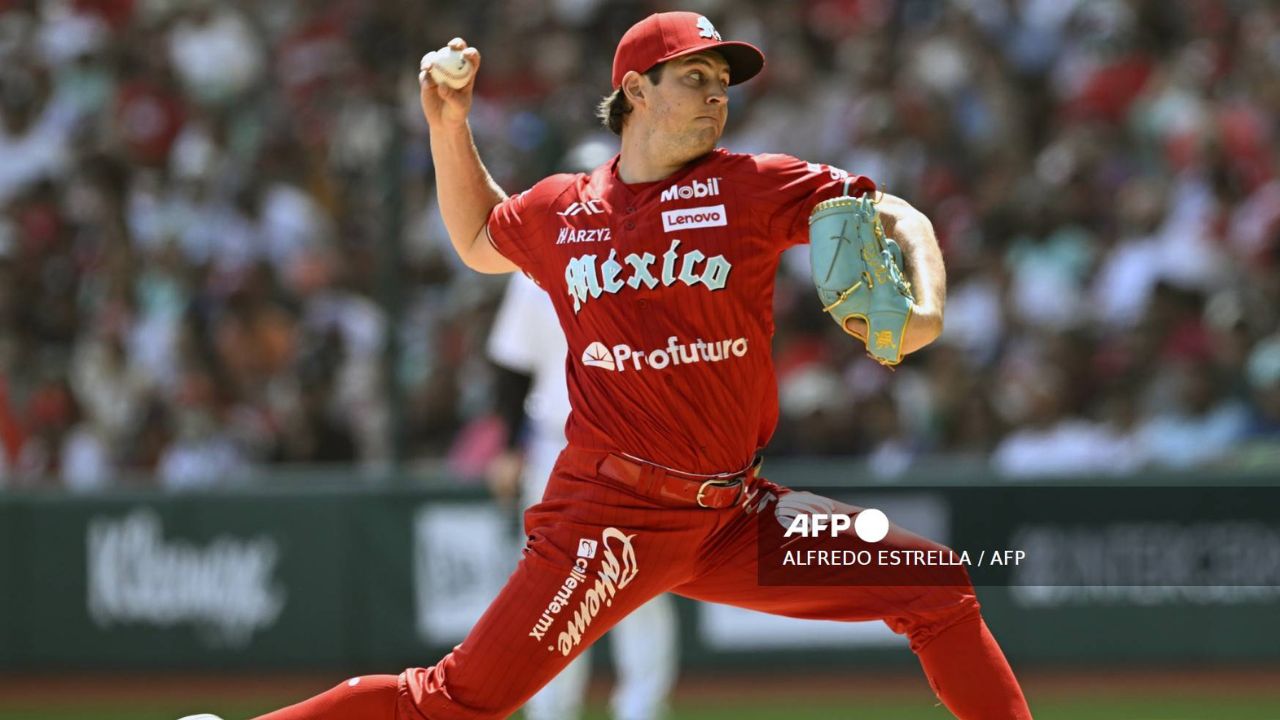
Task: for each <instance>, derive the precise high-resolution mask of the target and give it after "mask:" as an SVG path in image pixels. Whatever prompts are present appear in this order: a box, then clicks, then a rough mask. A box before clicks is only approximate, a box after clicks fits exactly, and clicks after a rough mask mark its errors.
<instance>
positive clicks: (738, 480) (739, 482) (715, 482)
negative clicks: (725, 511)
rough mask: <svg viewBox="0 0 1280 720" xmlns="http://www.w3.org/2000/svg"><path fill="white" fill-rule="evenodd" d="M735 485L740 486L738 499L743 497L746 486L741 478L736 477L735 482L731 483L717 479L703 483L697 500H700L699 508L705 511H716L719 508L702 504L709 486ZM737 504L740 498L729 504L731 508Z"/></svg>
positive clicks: (699, 488)
mask: <svg viewBox="0 0 1280 720" xmlns="http://www.w3.org/2000/svg"><path fill="white" fill-rule="evenodd" d="M734 483H737V485H738V497H741V496H742V486H743V484H744V483H743V482H742V478H741V477H736V478H734V479H733V480H731V481H723V480H716V479H714V478H713V479H711V480H706V481H704V482H703V483H702V485H701V486H699V487H698V498H697V500H698V507H700V508H705V509H707V510H715V509H717V508H713V507H711V506H710V505H707V504H706V503H704V502H702V496H703V495H704V494H705V493H706V492H707V487H708V486H712V487H729V486H731V485H733V484H734ZM737 502H738V498H734V499H733V502H731V503H729V506H732V505H734V504H735V503H737ZM726 507H728V506H726Z"/></svg>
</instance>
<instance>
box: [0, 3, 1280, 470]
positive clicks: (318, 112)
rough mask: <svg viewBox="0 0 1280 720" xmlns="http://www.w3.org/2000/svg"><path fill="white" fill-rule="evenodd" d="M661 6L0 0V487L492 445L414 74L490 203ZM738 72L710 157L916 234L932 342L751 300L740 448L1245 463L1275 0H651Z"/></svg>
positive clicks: (952, 458) (1271, 449)
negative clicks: (785, 156)
mask: <svg viewBox="0 0 1280 720" xmlns="http://www.w3.org/2000/svg"><path fill="white" fill-rule="evenodd" d="M674 7H677V6H676V5H673V4H671V3H665V2H663V3H658V2H639V1H634V0H633V1H628V2H604V1H603V0H488V1H477V2H468V3H456V2H455V3H444V2H436V1H434V0H378V1H375V2H371V1H368V0H287V1H286V0H281V1H279V2H250V1H249V0H234V1H222V2H214V0H0V487H4V486H10V487H28V486H62V487H67V488H70V489H91V488H96V487H102V486H105V485H111V484H131V483H142V484H148V483H154V484H157V485H160V486H162V487H167V488H188V487H201V486H207V485H213V484H218V483H222V482H229V481H235V480H238V479H244V478H249V477H252V476H253V474H254V473H255V472H256V471H259V470H262V469H264V468H270V467H271V466H275V465H315V464H319V463H345V464H353V466H354V467H355V468H357V472H364V473H376V472H379V471H381V470H384V469H386V468H388V467H390V466H392V465H393V464H394V463H396V462H398V461H401V460H405V461H409V462H412V461H414V460H417V459H423V458H450V459H451V461H452V463H453V467H454V468H455V470H458V471H460V472H473V471H476V470H478V469H479V468H480V467H482V466H483V462H484V459H485V458H486V457H488V456H489V455H491V454H492V453H494V452H497V450H498V449H499V448H500V447H501V444H502V441H501V439H499V438H495V437H494V434H495V431H494V428H495V427H496V426H497V425H498V424H497V423H496V422H495V421H494V420H493V419H492V412H493V402H492V395H493V388H492V385H493V383H492V373H491V368H490V366H489V364H488V363H487V361H486V360H485V357H484V353H483V347H484V338H485V334H486V332H487V329H488V326H489V324H490V321H491V319H492V315H493V312H494V309H495V308H496V304H497V301H498V299H499V298H500V296H501V292H502V289H503V286H504V282H505V280H504V279H503V278H501V277H486V276H479V275H477V274H475V273H472V272H470V271H468V270H466V269H465V268H462V267H461V266H460V264H459V263H458V262H457V260H456V258H455V257H454V256H453V255H452V253H451V251H450V249H449V245H448V239H447V237H446V236H445V233H444V228H443V225H442V224H441V221H440V219H439V213H438V210H437V208H436V207H435V193H434V188H433V173H432V170H431V160H430V152H429V147H428V145H427V138H426V132H425V124H424V122H423V120H422V118H421V114H420V112H419V109H418V100H417V81H416V74H417V63H418V58H419V57H420V56H421V55H422V54H423V53H424V52H425V51H427V50H429V49H434V48H436V47H439V46H440V45H442V44H444V42H446V41H447V40H448V39H449V38H450V37H452V36H454V35H461V36H463V37H465V38H467V39H468V40H469V41H470V42H471V43H472V44H473V45H475V46H476V47H478V48H479V49H480V50H481V52H482V53H483V58H484V62H483V68H482V70H481V75H480V78H479V80H478V87H477V99H476V103H475V106H474V109H473V113H472V127H473V130H474V132H475V135H476V139H477V144H478V146H479V147H480V149H481V153H482V156H483V158H484V160H485V162H486V163H487V164H488V167H489V169H490V170H491V172H492V173H493V175H494V176H495V178H496V179H497V180H498V182H499V183H500V184H501V185H502V186H503V187H504V188H505V189H506V190H507V191H508V192H516V191H519V190H522V189H524V188H526V187H528V186H529V185H530V184H532V183H533V182H535V181H537V180H538V179H540V178H541V177H544V176H545V175H547V174H549V173H552V172H557V171H561V170H564V169H581V168H583V167H586V166H589V165H592V164H595V163H599V162H601V161H603V160H604V159H607V158H608V157H609V156H610V155H611V154H612V152H614V148H615V147H616V141H615V139H614V138H613V137H612V136H611V135H608V134H607V133H606V132H605V131H603V130H602V129H601V128H599V127H598V125H597V123H596V120H595V119H594V117H593V114H592V110H593V108H594V106H595V104H596V102H597V101H598V100H599V98H600V97H602V96H603V95H604V94H606V92H607V91H608V90H609V68H610V62H611V58H612V52H613V47H614V45H615V43H616V41H617V38H618V37H620V36H621V34H622V32H623V31H624V30H625V29H626V28H627V27H628V26H629V25H630V24H631V23H632V22H634V21H635V20H637V19H639V18H641V17H643V16H644V15H645V14H647V13H648V12H651V11H655V10H663V9H673V8H674ZM678 7H680V8H681V9H690V10H695V11H699V12H703V13H704V14H706V15H708V16H709V17H710V18H711V19H712V20H713V21H714V22H715V23H716V25H717V27H718V28H719V30H720V31H721V33H722V34H723V35H724V36H725V37H726V38H729V37H731V38H734V39H744V40H748V41H751V42H754V43H756V44H757V45H758V46H760V47H761V48H762V49H763V50H764V51H765V53H766V56H767V57H768V66H767V67H766V70H765V72H764V74H763V75H762V76H761V77H760V78H758V79H756V80H754V81H752V82H751V83H748V84H746V85H744V86H740V87H735V88H734V89H733V91H732V92H731V96H730V97H731V102H730V107H731V112H730V116H731V117H730V126H729V129H728V132H727V134H726V137H725V139H724V142H723V144H724V145H725V146H726V147H728V148H729V149H731V150H736V151H742V152H763V151H773V152H787V153H791V154H793V155H796V156H798V157H801V158H803V159H806V160H811V161H817V162H827V163H830V164H833V165H836V166H839V167H842V168H844V169H846V170H848V171H850V172H853V173H858V174H863V175H868V176H870V177H872V178H873V179H875V180H876V181H877V182H878V183H879V184H880V185H881V186H882V187H884V188H886V189H887V190H888V191H889V192H892V193H894V194H896V195H900V196H902V197H905V198H907V199H908V200H910V201H911V202H912V203H914V204H915V205H917V206H918V207H920V208H921V209H922V210H924V211H925V212H926V213H927V214H928V215H929V216H930V217H931V218H932V219H933V221H934V225H935V229H936V230H937V232H938V235H939V240H940V242H941V243H942V245H943V248H944V253H945V255H946V259H947V266H948V271H949V287H950V299H949V304H948V312H947V328H946V331H945V334H944V336H943V338H942V340H940V341H939V342H938V343H937V344H935V346H933V347H931V348H930V349H928V350H926V351H924V352H922V353H920V354H919V355H918V356H914V357H913V358H912V359H911V360H910V361H909V362H907V363H905V364H904V365H902V366H900V368H899V369H898V370H897V371H896V372H889V371H886V370H884V369H882V368H881V367H880V366H879V365H876V364H875V363H873V362H871V361H870V360H868V359H867V358H865V357H863V355H862V351H861V346H860V345H858V344H857V343H856V342H854V341H852V340H851V339H850V338H848V337H847V336H845V335H843V334H842V333H841V332H840V331H839V329H838V328H836V327H835V326H834V324H832V323H831V322H830V320H829V319H828V318H826V316H825V315H823V314H822V313H821V309H820V307H819V305H818V302H817V299H816V295H815V293H814V291H813V288H812V285H811V283H810V281H809V278H808V273H809V271H808V262H807V258H806V257H805V255H804V253H805V249H804V248H797V249H796V250H793V251H790V254H789V255H788V257H787V258H786V262H785V263H784V269H783V271H782V273H781V276H780V278H779V287H778V292H777V293H776V302H777V315H778V317H777V325H778V336H777V341H776V344H775V358H776V362H777V368H778V373H779V380H780V399H781V406H782V412H783V418H782V422H781V424H780V427H779V431H778V435H777V437H776V439H775V442H774V444H773V446H772V448H771V452H772V453H773V454H775V455H851V456H860V457H863V458H865V459H866V460H867V461H869V467H870V468H871V470H872V471H873V472H874V473H875V474H877V475H878V476H881V477H885V478H891V477H894V476H898V475H901V474H902V473H905V472H907V471H909V470H910V469H911V468H912V467H915V466H918V465H920V464H921V463H923V462H926V461H928V460H936V459H938V458H943V459H945V460H946V461H947V462H948V463H956V462H964V463H972V464H973V465H974V466H984V465H985V464H986V463H988V462H990V463H992V464H993V465H994V467H995V469H996V470H997V471H998V472H1000V473H1001V474H1003V475H1006V476H1008V477H1010V478H1028V477H1034V476H1036V475H1059V474H1070V473H1091V474H1097V473H1103V474H1111V473H1126V472H1131V471H1135V470H1140V469H1144V468H1175V469H1189V468H1198V467H1206V466H1218V465H1234V466H1250V467H1252V466H1260V465H1266V464H1276V465H1277V466H1280V318H1278V316H1280V178H1277V166H1278V163H1280V153H1278V152H1277V149H1276V148H1277V143H1276V135H1277V132H1280V122H1278V119H1280V7H1278V6H1276V5H1275V4H1274V3H1271V2H1267V1H1266V0H1226V1H1225V2H1224V1H1221V0H1179V1H1176V2H1169V1H1167V0H1022V1H1019V0H950V1H948V2H943V1H941V0H801V1H797V2H787V3H778V2H767V1H766V0H755V1H753V2H730V1H728V0H689V1H688V2H685V3H682V4H680V5H678Z"/></svg>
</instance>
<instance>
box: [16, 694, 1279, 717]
mask: <svg viewBox="0 0 1280 720" xmlns="http://www.w3.org/2000/svg"><path fill="white" fill-rule="evenodd" d="M75 703H76V701H75V700H69V701H64V702H63V704H62V708H61V709H57V708H34V707H25V708H23V707H14V708H6V707H0V720H175V718H177V717H178V716H179V715H181V714H186V713H191V712H198V711H208V710H212V711H215V712H218V713H222V714H223V715H224V717H226V718H227V720H243V719H244V718H247V717H250V716H252V715H253V714H254V713H257V712H263V711H266V710H271V709H275V707H277V706H276V705H263V704H260V703H256V704H253V705H246V704H242V703H222V702H211V703H209V704H207V705H202V706H193V705H191V704H190V703H182V704H180V705H178V704H156V703H147V704H145V705H139V706H134V707H129V706H127V705H116V706H113V707H89V706H83V705H80V706H77V705H76V704H75ZM1033 710H1034V711H1035V713H1036V719H1037V720H1277V719H1280V694H1278V695H1277V696H1275V697H1262V698H1258V697H1255V698H1247V697H1246V698H1230V697H1227V696H1225V695H1224V696H1212V695H1208V694H1206V695H1187V696H1185V697H1180V698H1177V699H1169V698H1167V697H1150V696H1142V695H1137V694H1134V695H1124V694H1111V693H1109V694H1107V695H1105V696H1094V697H1089V698H1076V699H1072V698H1065V697H1059V698H1049V699H1046V700H1042V701H1038V702H1035V703H1034V704H1033ZM608 717H609V716H608V714H607V713H605V712H604V711H603V709H598V708H597V709H594V710H593V711H592V712H590V713H589V714H588V716H587V718H586V719H585V720H608ZM950 717H951V715H950V714H949V713H947V711H946V710H944V709H943V708H940V707H934V706H932V705H931V704H930V703H929V702H928V699H927V698H922V699H920V700H918V701H916V700H889V699H874V698H873V699H864V700H859V699H858V698H856V697H851V698H850V699H849V700H848V701H847V702H843V703H838V704H837V703H834V702H833V701H831V700H830V699H829V698H822V699H821V700H819V701H816V702H815V701H810V700H806V699H804V698H801V697H795V698H787V699H780V700H778V701H777V702H774V703H762V702H759V701H758V700H755V699H752V700H750V701H739V702H734V701H731V700H728V699H726V701H725V702H717V703H712V702H711V701H708V700H706V699H699V700H698V701H696V702H694V701H687V702H680V703H677V707H676V710H675V712H673V713H672V715H671V716H670V718H669V720H946V719H947V718H950Z"/></svg>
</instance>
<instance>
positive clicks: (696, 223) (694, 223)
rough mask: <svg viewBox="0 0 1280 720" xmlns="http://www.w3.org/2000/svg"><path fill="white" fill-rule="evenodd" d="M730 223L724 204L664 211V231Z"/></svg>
mask: <svg viewBox="0 0 1280 720" xmlns="http://www.w3.org/2000/svg"><path fill="white" fill-rule="evenodd" d="M728 224H729V217H728V214H727V213H726V212H725V211H724V205H708V206H706V207H694V208H683V209H681V210H667V211H665V212H663V213H662V230H663V232H675V231H676V230H692V229H693V228H705V227H721V226H724V225H728Z"/></svg>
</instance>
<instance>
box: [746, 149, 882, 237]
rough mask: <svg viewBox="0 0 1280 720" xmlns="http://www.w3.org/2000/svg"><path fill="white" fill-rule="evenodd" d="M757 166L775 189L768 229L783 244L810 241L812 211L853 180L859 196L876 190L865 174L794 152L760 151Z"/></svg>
mask: <svg viewBox="0 0 1280 720" xmlns="http://www.w3.org/2000/svg"><path fill="white" fill-rule="evenodd" d="M756 166H757V170H758V171H759V172H760V174H761V175H764V176H765V177H767V178H768V179H769V184H770V187H771V191H770V192H769V193H767V194H766V196H765V198H763V199H764V201H765V203H766V204H767V205H768V207H767V211H768V214H767V217H766V223H767V225H766V228H765V229H766V232H767V233H768V235H769V237H771V238H775V239H776V240H777V241H778V242H779V244H780V245H781V247H782V248H788V247H791V246H792V245H799V244H802V243H807V242H809V214H810V213H811V212H813V207H814V206H815V205H817V204H818V203H820V202H822V201H823V200H830V199H831V198H833V197H839V195H840V194H841V192H843V190H844V183H845V180H850V182H849V194H850V195H853V196H855V197H857V196H859V195H862V194H865V193H869V192H875V189H876V184H875V183H874V182H872V181H871V180H870V179H869V178H866V177H863V176H862V175H850V174H849V173H847V172H845V171H844V170H841V169H840V168H837V167H832V166H830V165H823V164H820V163H811V162H805V161H803V160H799V159H797V158H794V157H791V156H790V155H757V156H756Z"/></svg>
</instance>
